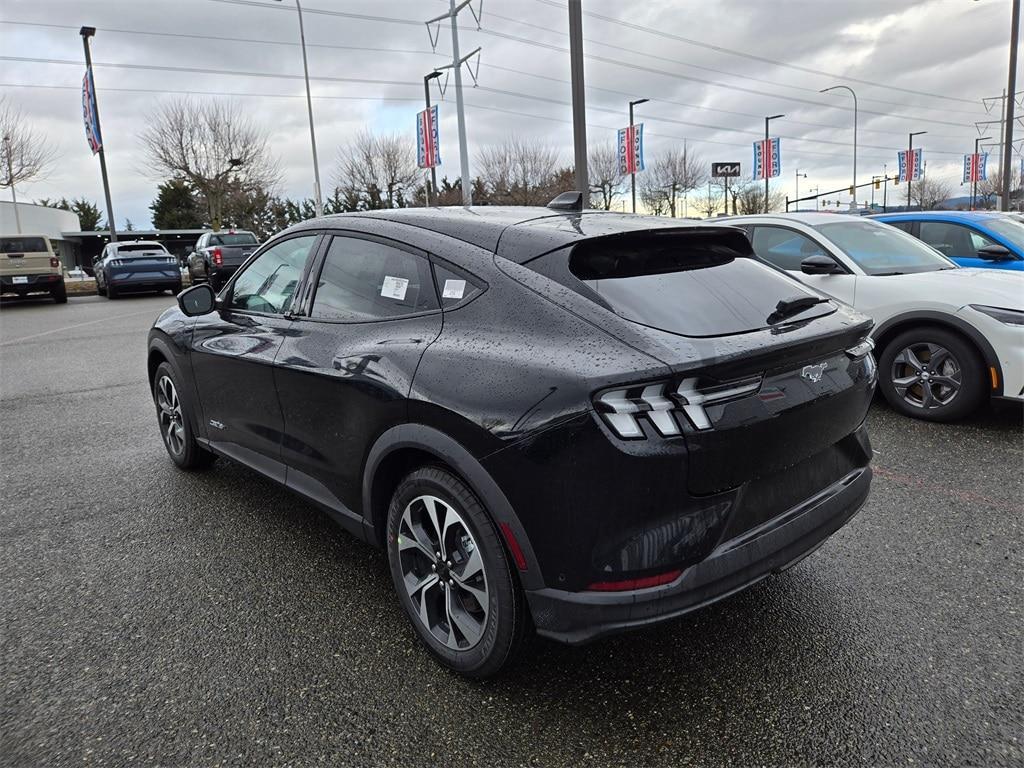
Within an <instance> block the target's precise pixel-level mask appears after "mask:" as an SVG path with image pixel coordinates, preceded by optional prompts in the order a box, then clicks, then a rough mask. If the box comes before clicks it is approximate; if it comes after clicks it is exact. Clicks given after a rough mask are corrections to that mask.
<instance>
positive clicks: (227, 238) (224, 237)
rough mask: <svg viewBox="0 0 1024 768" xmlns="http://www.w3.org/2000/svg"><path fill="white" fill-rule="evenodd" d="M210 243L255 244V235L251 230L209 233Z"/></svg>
mask: <svg viewBox="0 0 1024 768" xmlns="http://www.w3.org/2000/svg"><path fill="white" fill-rule="evenodd" d="M210 245H256V235H254V234H252V232H229V233H226V234H221V235H210Z"/></svg>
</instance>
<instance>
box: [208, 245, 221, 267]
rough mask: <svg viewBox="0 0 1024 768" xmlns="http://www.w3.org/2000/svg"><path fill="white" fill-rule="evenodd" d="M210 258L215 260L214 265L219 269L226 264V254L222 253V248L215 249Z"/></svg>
mask: <svg viewBox="0 0 1024 768" xmlns="http://www.w3.org/2000/svg"><path fill="white" fill-rule="evenodd" d="M210 256H211V258H212V259H213V263H214V264H216V265H217V266H218V267H219V266H221V265H222V264H223V263H224V254H222V253H221V252H220V248H214V249H213V253H212V254H210Z"/></svg>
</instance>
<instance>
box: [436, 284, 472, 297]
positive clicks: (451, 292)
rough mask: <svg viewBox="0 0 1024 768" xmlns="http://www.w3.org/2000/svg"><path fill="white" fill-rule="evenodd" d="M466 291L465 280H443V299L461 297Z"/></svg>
mask: <svg viewBox="0 0 1024 768" xmlns="http://www.w3.org/2000/svg"><path fill="white" fill-rule="evenodd" d="M465 293H466V281H465V280H445V281H444V290H443V291H442V292H441V298H443V299H461V298H462V297H463V295H465Z"/></svg>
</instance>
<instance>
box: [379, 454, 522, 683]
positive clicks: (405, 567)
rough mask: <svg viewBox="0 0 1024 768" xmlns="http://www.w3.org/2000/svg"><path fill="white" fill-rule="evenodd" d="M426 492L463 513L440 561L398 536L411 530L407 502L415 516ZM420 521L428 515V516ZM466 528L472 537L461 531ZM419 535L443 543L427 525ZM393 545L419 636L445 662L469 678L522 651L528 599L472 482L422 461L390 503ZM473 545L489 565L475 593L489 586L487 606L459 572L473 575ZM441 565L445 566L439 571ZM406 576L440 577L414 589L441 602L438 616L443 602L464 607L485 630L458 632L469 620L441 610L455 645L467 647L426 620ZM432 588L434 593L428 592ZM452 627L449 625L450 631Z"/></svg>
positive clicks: (394, 564)
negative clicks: (450, 641)
mask: <svg viewBox="0 0 1024 768" xmlns="http://www.w3.org/2000/svg"><path fill="white" fill-rule="evenodd" d="M424 496H429V497H433V498H436V499H438V500H439V501H440V502H441V506H442V507H444V509H442V510H441V511H440V512H439V513H438V516H439V517H440V515H441V514H443V515H445V517H446V518H448V515H450V514H451V511H454V512H455V513H456V518H458V519H459V522H458V523H456V524H453V525H451V526H450V528H446V527H445V526H444V525H442V530H447V531H448V532H449V536H448V539H449V540H448V541H447V545H446V546H444V547H441V548H440V549H441V550H442V551H443V553H444V555H445V557H442V558H440V559H436V558H435V559H434V562H433V563H431V562H430V560H428V557H427V556H426V555H425V554H424V552H423V550H422V548H421V547H419V546H415V547H413V546H410V547H405V548H402V547H401V543H402V541H403V540H404V541H411V540H412V539H411V538H410V536H408V535H405V536H403V537H400V535H399V534H400V531H406V532H408V529H407V527H406V525H405V524H404V523H403V517H404V516H405V513H406V510H407V508H409V510H410V515H415V514H416V508H417V506H419V505H421V504H423V501H422V497H424ZM420 509H421V510H425V507H422V506H421V507H420ZM409 519H410V520H412V519H413V518H412V517H410V518H409ZM420 519H423V520H426V518H424V517H423V516H422V515H421V516H420ZM449 519H450V518H449ZM414 524H415V521H414ZM434 530H435V532H436V529H434ZM460 530H461V531H464V534H466V535H459V532H460ZM419 533H420V534H421V535H425V536H426V537H427V538H428V539H430V541H431V542H432V543H433V546H434V547H437V544H438V542H437V539H438V538H439V537H437V536H434V535H432V534H429V533H428V532H427V531H426V529H425V528H422V529H420V530H419ZM467 538H468V541H467ZM470 545H473V547H472V549H469V547H470ZM387 549H388V561H389V564H390V566H391V579H392V582H393V583H394V587H395V592H396V594H397V595H398V600H399V602H400V603H401V604H402V609H403V610H404V611H405V612H406V615H407V616H408V617H409V621H410V622H411V623H412V625H413V628H414V629H415V631H416V634H417V635H419V637H420V640H421V641H422V642H423V644H424V645H426V646H427V648H428V649H429V650H430V651H431V653H432V654H433V655H434V656H435V658H437V659H438V661H440V662H441V663H442V664H444V665H445V666H447V667H450V668H451V669H454V670H455V671H457V672H460V673H461V674H463V675H466V676H467V677H472V678H476V679H482V678H486V677H491V676H493V675H496V674H498V673H499V672H500V671H501V670H502V668H504V667H505V666H506V665H507V664H508V663H509V662H510V661H511V660H512V659H513V658H514V657H515V655H516V653H517V652H518V650H519V648H520V646H521V645H522V641H523V636H524V633H525V628H526V624H527V615H526V614H527V608H526V599H525V596H524V595H523V592H522V589H521V588H520V586H519V582H518V579H517V578H516V576H515V574H514V572H513V571H512V564H511V563H510V562H509V558H508V556H507V554H506V552H505V548H504V547H503V546H502V542H501V539H500V537H499V534H498V531H497V529H496V528H495V526H494V524H493V523H492V522H491V519H490V517H489V516H488V514H487V511H486V510H485V509H484V507H483V505H482V504H481V503H480V501H479V500H478V499H477V498H476V496H475V495H474V494H473V492H472V491H471V490H470V489H469V488H468V487H467V486H466V484H465V483H463V482H462V481H461V480H459V479H458V478H457V477H455V476H454V475H453V474H451V473H450V472H448V471H447V470H445V469H442V468H440V467H422V468H420V469H417V470H415V471H414V472H412V473H410V474H409V475H407V476H406V477H405V478H404V479H403V480H402V482H401V483H399V485H398V487H397V488H396V489H395V492H394V494H393V496H392V498H391V505H390V507H389V508H388V529H387ZM474 550H475V551H478V552H479V554H480V557H481V560H482V570H481V571H480V574H479V577H478V578H476V579H475V580H473V581H472V583H473V584H474V585H475V587H474V591H475V592H477V593H480V592H483V594H484V595H485V596H486V599H485V602H486V603H487V606H486V610H485V611H484V610H478V609H480V608H481V605H482V603H481V602H480V601H478V600H477V599H476V598H474V597H473V595H472V594H471V593H470V592H469V589H468V588H467V587H464V586H462V585H463V583H465V584H467V585H468V584H470V582H471V579H467V580H466V581H465V582H463V581H462V580H461V579H459V576H458V574H459V573H460V570H461V573H462V574H466V572H467V569H468V568H471V567H472V562H473V561H472V557H473V555H472V553H473V552H474ZM446 559H447V562H448V563H454V567H451V569H450V570H449V568H448V567H445V564H444V563H445V560H446ZM438 567H440V568H442V569H443V570H441V571H439V570H437V568H438ZM407 574H408V577H409V580H410V581H409V584H415V583H416V579H419V578H420V577H421V576H422V577H423V579H422V581H421V582H420V583H422V582H423V581H426V580H427V579H428V578H433V577H434V576H438V577H439V578H438V579H437V580H435V582H434V583H433V584H431V586H430V587H425V588H424V589H423V590H422V592H420V591H419V590H415V589H414V590H412V591H413V593H414V594H419V595H420V597H423V598H425V599H424V604H426V605H432V606H434V607H435V609H436V610H435V611H434V613H436V614H439V613H440V607H441V606H447V607H448V608H449V609H450V608H451V607H456V606H457V607H458V608H459V610H460V611H461V613H462V614H463V620H465V619H466V618H467V617H468V618H469V619H471V620H472V621H473V622H474V623H475V626H476V627H478V628H479V632H478V633H476V637H475V638H474V639H470V636H469V635H467V634H466V633H465V632H457V631H456V630H457V629H458V628H459V627H460V626H466V625H464V624H460V623H459V622H449V621H447V620H445V619H443V618H442V617H441V616H440V615H438V616H437V620H438V623H439V626H438V628H437V629H438V631H440V632H442V633H445V634H447V636H448V638H449V639H451V638H455V640H454V642H455V644H456V645H460V644H461V645H464V646H465V647H458V648H453V647H449V645H448V644H446V642H442V640H441V639H439V637H438V635H436V634H435V633H434V631H432V629H431V628H429V627H428V625H427V624H426V623H424V621H423V620H422V619H421V618H420V612H419V607H418V603H414V598H413V596H412V594H410V588H409V587H407ZM446 574H447V577H448V580H447V583H446V582H445V578H446ZM448 585H450V586H448ZM427 590H432V591H431V592H429V593H428V592H427ZM452 596H454V597H452ZM452 601H454V602H452ZM429 613H430V611H428V614H429ZM481 614H482V615H481ZM449 615H450V614H449ZM446 626H447V630H445V629H444V627H446Z"/></svg>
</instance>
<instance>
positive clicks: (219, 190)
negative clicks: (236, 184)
mask: <svg viewBox="0 0 1024 768" xmlns="http://www.w3.org/2000/svg"><path fill="white" fill-rule="evenodd" d="M242 164H243V161H242V160H241V158H238V157H232V158H229V159H228V167H227V168H225V169H224V170H223V171H221V172H220V173H218V174H217V175H216V176H214V177H213V190H214V195H213V200H212V201H211V202H212V205H211V206H210V208H211V211H210V214H211V215H210V227H211V228H212V229H213V231H214V232H219V231H220V225H221V214H222V213H223V212H224V181H225V180H226V179H227V178H228V176H229V175H230V174H231V172H232V171H233V170H235V168H239V167H241V166H242Z"/></svg>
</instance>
